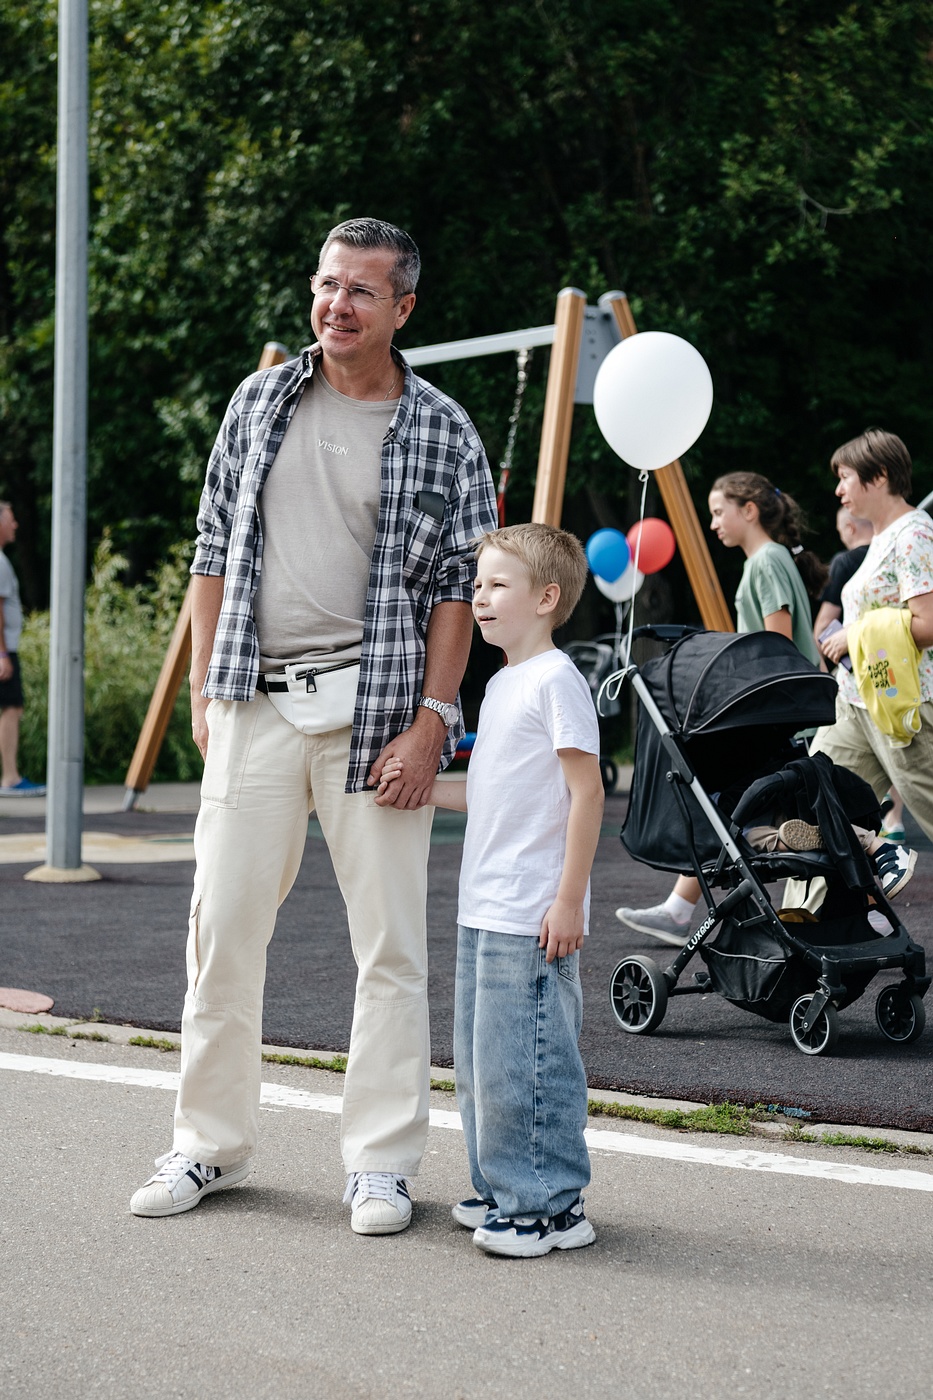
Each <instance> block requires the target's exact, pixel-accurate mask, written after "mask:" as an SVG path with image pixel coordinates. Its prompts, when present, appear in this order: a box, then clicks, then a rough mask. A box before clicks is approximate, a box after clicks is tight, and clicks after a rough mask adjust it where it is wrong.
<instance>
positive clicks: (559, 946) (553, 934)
mask: <svg viewBox="0 0 933 1400" xmlns="http://www.w3.org/2000/svg"><path fill="white" fill-rule="evenodd" d="M538 947H539V948H546V949H547V957H546V958H545V961H546V962H549V963H550V962H553V961H554V959H555V958H566V957H569V956H570V954H571V953H575V952H576V951H577V949H578V948H582V947H583V905H582V904H574V903H572V902H571V901H570V900H565V899H561V897H560V895H558V896H557V898H556V899H555V901H554V903H553V904H552V905H551V907H550V909H549V910H548V911H547V913H546V914H545V916H544V918H543V920H542V921H541V937H540V938H539V939H538Z"/></svg>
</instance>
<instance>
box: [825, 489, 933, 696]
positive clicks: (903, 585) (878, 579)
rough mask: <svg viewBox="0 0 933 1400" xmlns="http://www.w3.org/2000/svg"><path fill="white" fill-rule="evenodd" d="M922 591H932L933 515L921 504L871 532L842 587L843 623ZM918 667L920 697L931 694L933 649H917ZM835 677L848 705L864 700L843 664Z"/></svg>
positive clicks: (900, 603) (894, 605)
mask: <svg viewBox="0 0 933 1400" xmlns="http://www.w3.org/2000/svg"><path fill="white" fill-rule="evenodd" d="M921 593H933V520H931V519H930V517H929V516H928V515H927V513H926V511H925V510H912V511H910V513H909V514H908V515H902V516H900V518H899V519H898V520H895V521H893V523H892V524H890V525H889V526H888V527H887V529H886V530H882V531H881V533H880V534H879V535H874V536H873V537H872V541H871V544H870V545H869V546H868V553H867V554H866V555H865V558H864V559H863V561H862V564H861V566H860V567H859V568H858V569H856V571H855V573H854V574H853V575H852V577H851V578H850V579H849V582H848V583H847V584H846V585H845V587H844V588H843V590H842V622H843V626H845V627H848V625H849V623H850V622H855V621H856V620H857V619H858V618H860V617H861V616H862V615H863V614H864V613H866V612H868V611H870V609H872V608H902V607H905V606H906V604H907V600H908V598H916V597H917V596H918V595H919V594H921ZM919 669H920V698H921V700H933V649H931V648H927V649H926V650H924V651H922V652H921V653H920V661H919ZM836 680H837V682H838V684H839V693H840V694H841V695H842V696H843V697H844V698H845V699H846V700H848V701H849V703H850V705H862V701H861V700H860V699H859V693H858V689H857V687H856V684H855V678H854V677H853V675H852V673H851V672H850V671H848V670H847V669H846V667H845V666H840V667H838V668H837V671H836ZM862 708H864V706H862Z"/></svg>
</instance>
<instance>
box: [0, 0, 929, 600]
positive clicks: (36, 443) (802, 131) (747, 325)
mask: <svg viewBox="0 0 933 1400" xmlns="http://www.w3.org/2000/svg"><path fill="white" fill-rule="evenodd" d="M54 18H55V10H54V7H53V6H52V5H50V4H45V3H42V0H37V3H35V4H33V5H31V6H26V5H25V4H17V3H12V0H11V2H10V3H8V4H7V6H6V7H5V9H4V11H3V15H2V17H0V39H2V41H3V42H2V49H0V84H2V97H3V99H4V100H3V103H2V104H0V110H2V111H3V116H2V118H0V120H2V121H3V124H4V125H3V132H4V136H5V138H6V139H5V140H4V142H3V151H2V153H0V208H2V216H3V225H2V232H0V252H2V258H0V262H2V270H0V405H2V413H3V422H4V433H3V434H2V440H0V489H2V490H3V492H4V493H5V494H9V495H12V496H13V498H14V499H15V500H16V502H17V507H18V509H19V510H20V513H21V515H22V516H23V518H24V522H25V525H24V530H23V532H22V539H23V550H22V554H23V556H24V557H22V558H21V561H20V568H21V572H22V575H23V582H24V589H25V591H26V592H27V595H28V596H29V597H30V598H31V600H32V601H34V602H35V601H37V600H38V599H40V598H41V596H42V588H43V580H44V576H45V574H44V567H45V566H44V560H43V551H44V550H47V544H46V540H47V515H48V506H49V500H48V496H49V477H50V468H49V456H50V432H49V429H50V416H51V327H52V315H53V302H52V295H53V285H52V254H53V204H54V184H53V181H54V168H53V165H54V162H53V155H54V150H53V147H54V47H55V31H54ZM931 46H933V4H930V3H899V0H871V3H864V2H862V0H855V3H843V2H842V0H834V3H829V2H828V0H748V3H746V4H744V5H742V6H736V5H735V4H734V3H733V0H728V2H727V0H706V3H704V4H702V5H701V4H698V3H688V0H680V2H679V3H677V2H676V0H651V3H648V0H533V3H531V4H529V3H522V4H518V3H512V2H511V0H505V3H501V4H499V5H497V6H491V5H490V6H477V5H476V4H475V3H474V4H470V5H468V4H466V3H465V0H410V3H406V4H404V5H399V6H394V7H392V6H390V7H383V9H382V10H381V11H374V9H373V7H372V6H371V5H369V4H366V3H362V0H341V3H336V0H314V3H312V5H310V6H309V5H307V4H306V3H304V4H298V3H296V0H278V2H277V3H275V4H273V3H271V0H247V3H244V0H207V3H203V4H199V5H197V6H196V5H194V4H191V3H184V0H92V106H93V113H92V123H91V165H92V208H93V230H92V248H91V265H92V266H91V315H92V329H91V343H92V401H91V436H90V500H89V520H90V532H91V535H92V540H94V539H97V538H99V537H100V535H101V533H102V531H103V528H104V526H105V525H110V526H111V527H112V529H113V533H114V539H115V542H116V546H117V547H118V549H119V550H120V551H121V552H122V553H124V554H126V555H128V556H129V557H130V559H131V560H132V561H133V567H134V570H135V572H136V573H137V574H138V573H140V572H141V571H142V570H144V569H145V568H147V567H149V566H151V565H152V564H153V563H154V562H155V561H156V560H157V559H159V558H160V557H163V556H164V554H165V552H166V550H167V548H168V546H169V544H170V543H171V542H172V541H173V540H175V539H177V538H179V537H183V536H187V535H189V534H190V531H191V520H192V516H193V511H194V506H195V502H196V498H197V492H198V484H199V480H200V477H201V474H202V471H203V463H204V459H205V456H206V453H207V450H208V449H209V446H210V442H211V439H212V436H213V433H214V431H215V430H216V425H217V422H218V420H219V416H220V414H221V413H222V411H223V406H224V403H225V401H226V399H227V397H228V395H229V393H230V392H231V390H232V388H233V387H234V385H235V384H236V382H237V381H238V380H239V379H240V378H241V377H242V376H243V374H244V373H246V372H248V371H249V370H250V369H252V368H253V366H254V365H255V361H256V357H257V354H258V351H259V348H260V347H261V345H262V343H263V342H264V341H265V340H266V339H269V338H274V339H278V340H282V341H284V342H286V343H287V344H289V345H290V346H291V347H292V348H297V347H298V346H299V345H300V344H302V343H303V342H305V341H306V339H307V334H308V333H307V305H308V294H307V282H306V278H307V275H308V273H309V272H311V271H312V270H313V261H314V257H315V252H316V249H317V247H318V245H319V243H320V241H321V238H322V237H323V235H324V233H325V232H326V231H327V229H328V228H329V227H330V226H331V225H332V224H333V223H335V222H337V221H338V220H339V219H340V218H342V217H346V216H348V215H349V214H351V213H360V212H369V213H375V214H379V215H381V216H383V217H386V218H390V219H393V220H395V221H397V222H399V223H401V224H403V225H404V226H406V227H408V228H409V229H410V230H411V231H412V233H413V234H414V235H415V237H416V238H417V240H418V242H419V244H420V245H421V247H422V251H423V253H424V256H425V273H424V279H423V283H422V287H421V289H420V292H421V294H420V301H419V306H418V309H417V311H416V313H415V316H414V318H413V320H412V322H411V323H410V325H409V327H408V328H406V337H407V343H408V344H412V343H419V342H426V341H433V340H441V339H449V338H454V337H458V336H467V335H474V334H481V333H488V332H492V331H496V330H503V329H509V328H514V327H517V326H522V325H533V324H538V323H541V322H542V321H546V320H549V319H550V317H551V314H552V311H553V302H554V295H555V293H556V291H557V289H558V288H559V287H561V286H562V285H565V284H568V283H572V284H575V285H578V286H581V287H583V288H584V289H585V290H587V291H588V292H589V293H590V294H591V296H593V297H595V296H596V295H598V294H599V293H600V292H601V291H603V290H605V289H607V288H609V287H618V286H622V287H624V288H625V289H626V290H627V291H628V292H629V294H630V296H631V298H632V302H633V306H634V309H635V312H636V316H637V319H638V322H639V325H640V326H641V327H642V328H643V329H649V328H654V329H667V330H672V331H675V332H677V333H679V334H682V335H685V336H687V337H688V338H689V339H691V340H692V341H693V342H694V343H695V344H697V345H698V347H699V348H700V349H701V350H702V351H703V353H704V355H705V356H706V357H707V359H708V361H709V363H710V367H711V369H712V372H713V377H714V383H715V386H716V405H715V407H714V413H713V417H712V419H711V421H710V425H709V428H708V430H707V432H706V433H705V435H704V437H703V438H702V439H701V441H700V443H699V444H698V446H697V448H696V450H695V451H694V452H693V453H691V454H690V459H689V461H688V463H687V468H688V472H689V474H690V477H691V481H692V482H693V484H694V487H695V490H696V493H697V501H698V504H699V505H700V506H701V507H704V506H705V494H706V486H707V485H708V483H709V481H710V479H711V478H712V477H713V476H714V475H715V474H716V473H718V472H719V471H723V470H728V469H731V468H734V467H737V466H753V467H755V468H757V469H759V470H762V471H764V472H766V473H767V474H768V475H770V476H771V477H772V479H774V480H775V481H777V482H778V483H779V484H780V485H781V486H782V487H784V488H785V489H788V490H791V491H793V492H794V493H795V494H797V495H799V496H800V498H801V499H802V501H803V502H804V504H805V505H808V506H809V507H810V508H811V513H812V515H813V517H814V523H815V524H818V525H819V527H820V532H821V533H820V536H819V539H818V544H819V545H821V546H822V547H823V548H824V549H827V550H828V549H829V548H832V547H833V544H834V542H833V538H832V532H831V517H832V507H831V502H830V498H829V497H830V489H831V485H832V482H831V479H830V478H829V476H828V474H827V471H826V467H825V463H826V461H827V460H828V456H829V453H830V451H831V449H832V448H833V446H835V445H836V444H837V443H838V442H839V441H841V440H843V439H845V438H847V437H849V436H852V435H854V434H855V433H856V432H858V431H859V430H861V428H862V427H864V426H865V425H866V424H867V423H868V422H871V421H876V422H881V423H883V424H884V425H885V426H889V427H891V428H893V429H895V430H896V431H899V432H901V434H902V435H903V436H904V438H905V439H906V440H907V442H908V444H909V445H910V447H911V449H912V450H913V452H914V455H915V458H916V460H917V463H918V481H919V484H920V488H921V491H923V490H925V489H927V488H928V487H930V486H933V480H930V477H931V475H933V474H931V472H930V463H931V461H933V415H931V408H930V405H929V401H928V399H929V396H928V394H927V393H926V385H927V380H928V377H929V372H930V366H931V345H930V336H931V332H930V328H929V318H928V316H927V315H926V306H927V305H928V304H929V302H930V299H931V292H933V287H931V272H930V267H929V260H928V258H927V257H926V244H927V242H928V241H929V237H930V233H931V226H933V193H931V189H930V183H929V180H928V179H927V173H926V172H927V170H928V169H929V166H930V159H931V154H933V151H931V146H933V124H931V111H933V107H931V61H930V53H931ZM545 362H546V355H545V354H543V353H541V352H539V353H538V355H537V356H536V360H535V365H534V370H533V383H532V386H531V388H530V390H529V394H528V405H527V409H526V418H525V420H524V422H523V426H522V430H521V432H520V435H519V440H518V445H517V451H516V475H515V478H514V485H513V488H512V492H513V494H512V502H513V505H512V512H513V518H517V517H518V516H519V515H521V514H523V513H526V512H527V510H528V507H529V505H530V499H531V486H532V479H533V473H534V463H535V459H536V452H537V441H536V439H537V427H538V422H539V420H538V413H539V411H540V405H541V402H542V398H543V377H544V370H543V367H544V364H545ZM430 377H432V378H435V379H436V380H437V382H438V383H439V384H441V385H442V387H444V388H447V389H449V390H450V391H451V392H453V393H455V394H456V395H457V396H458V397H460V398H461V399H462V401H463V402H464V403H466V405H467V406H468V408H469V409H470V411H471V412H472V413H473V415H474V417H475V419H476V421H477V424H478V426H479V427H480V430H481V431H482V433H483V434H484V437H485V439H486V441H487V446H488V448H489V452H490V456H491V457H492V458H493V460H495V459H496V458H497V457H498V455H499V453H500V452H501V450H502V446H503V444H504V440H505V434H506V430H507V419H508V412H509V406H510V402H511V395H512V388H513V379H512V374H511V370H510V366H509V364H508V362H507V361H506V360H505V359H504V358H496V359H489V360H486V361H482V362H473V363H465V364H460V365H451V366H446V367H438V368H437V369H436V370H432V371H431V372H430ZM631 488H632V473H631V472H629V471H628V470H627V469H625V468H623V467H622V466H621V464H620V463H619V462H618V461H617V459H615V458H614V457H613V456H612V454H611V453H609V452H608V450H607V449H606V447H605V445H604V444H603V443H602V440H601V438H600V437H599V435H598V433H597V432H596V430H595V427H594V425H593V423H592V415H591V414H590V413H589V411H588V410H583V409H581V410H579V411H578V421H577V423H576V425H575V433H574V441H573V449H572V463H571V472H570V478H569V483H568V507H567V510H568V519H570V520H572V521H573V523H574V524H575V525H577V526H578V528H580V529H581V530H585V529H586V528H589V526H590V525H592V524H593V523H595V519H596V513H597V510H598V511H599V512H600V513H602V515H603V516H608V515H612V514H613V513H614V514H615V515H616V517H617V518H618V520H619V521H620V523H623V524H625V523H628V518H629V516H630V513H631V509H632V507H631V500H630V497H631ZM27 502H28V505H27ZM26 555H28V556H29V568H28V569H27V568H26V567H25V564H26V558H25V556H26ZM726 567H727V568H728V567H731V561H730V562H729V564H727V565H726Z"/></svg>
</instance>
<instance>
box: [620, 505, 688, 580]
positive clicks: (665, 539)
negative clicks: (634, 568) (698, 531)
mask: <svg viewBox="0 0 933 1400" xmlns="http://www.w3.org/2000/svg"><path fill="white" fill-rule="evenodd" d="M625 538H626V539H627V540H628V543H629V549H631V551H632V563H633V564H634V563H635V558H636V554H637V557H638V568H639V570H640V571H641V573H643V574H656V573H657V572H658V570H659V569H663V568H664V566H665V565H666V564H669V563H670V562H671V560H672V559H673V557H674V550H675V549H676V548H677V541H676V540H675V539H674V531H673V530H672V529H671V527H670V525H668V523H667V521H666V520H656V519H654V518H653V517H650V516H649V518H648V519H647V520H639V521H638V523H637V524H636V525H633V526H632V528H631V530H629V532H628V534H627V535H626V537H625Z"/></svg>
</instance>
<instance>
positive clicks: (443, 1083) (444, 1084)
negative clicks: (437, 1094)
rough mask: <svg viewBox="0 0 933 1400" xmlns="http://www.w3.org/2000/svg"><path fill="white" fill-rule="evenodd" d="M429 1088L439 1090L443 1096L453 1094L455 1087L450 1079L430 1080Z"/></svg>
mask: <svg viewBox="0 0 933 1400" xmlns="http://www.w3.org/2000/svg"><path fill="white" fill-rule="evenodd" d="M431 1088H432V1089H439V1090H441V1091H442V1092H443V1093H445V1094H453V1093H455V1092H456V1088H457V1086H456V1084H455V1083H454V1081H453V1080H452V1079H432V1080H431Z"/></svg>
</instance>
